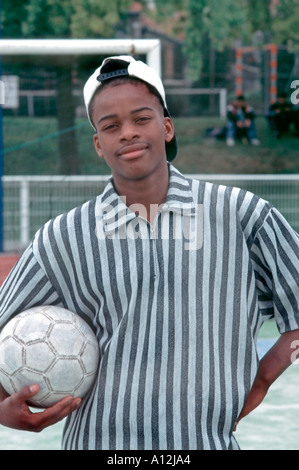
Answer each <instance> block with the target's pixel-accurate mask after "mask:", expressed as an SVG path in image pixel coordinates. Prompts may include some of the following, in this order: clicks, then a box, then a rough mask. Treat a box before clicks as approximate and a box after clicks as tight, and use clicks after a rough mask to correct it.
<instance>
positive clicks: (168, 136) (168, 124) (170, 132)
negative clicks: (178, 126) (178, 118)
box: [164, 117, 174, 142]
mask: <svg viewBox="0 0 299 470" xmlns="http://www.w3.org/2000/svg"><path fill="white" fill-rule="evenodd" d="M164 132H165V142H170V141H171V140H172V139H173V137H174V125H173V122H172V120H171V119H170V118H169V117H165V118H164Z"/></svg>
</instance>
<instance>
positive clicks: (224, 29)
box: [185, 0, 248, 80]
mask: <svg viewBox="0 0 299 470" xmlns="http://www.w3.org/2000/svg"><path fill="white" fill-rule="evenodd" d="M247 36H248V27H247V21H246V2H245V0H240V1H239V2H238V3H237V2H236V1H235V0H226V1H225V2H219V1H217V0H190V2H189V17H188V24H187V30H186V43H185V51H186V54H187V56H188V65H189V71H190V78H191V79H193V80H196V79H198V78H199V76H200V72H201V68H202V56H203V51H204V49H205V47H206V44H207V41H208V43H210V44H211V46H212V47H213V48H214V49H215V50H217V51H222V50H223V49H224V48H225V47H226V46H231V45H232V43H233V41H235V40H236V39H238V38H240V37H247Z"/></svg>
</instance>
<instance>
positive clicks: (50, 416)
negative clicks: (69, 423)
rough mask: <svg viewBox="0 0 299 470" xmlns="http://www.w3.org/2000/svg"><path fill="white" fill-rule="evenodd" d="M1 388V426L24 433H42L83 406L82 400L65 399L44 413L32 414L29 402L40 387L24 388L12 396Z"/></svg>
mask: <svg viewBox="0 0 299 470" xmlns="http://www.w3.org/2000/svg"><path fill="white" fill-rule="evenodd" d="M0 388H1V390H0V392H1V393H0V397H1V401H0V424H2V425H3V426H7V427H10V428H14V429H19V430H22V431H32V432H40V431H42V430H43V429H44V428H46V427H48V426H52V425H53V424H55V423H58V421H61V420H62V419H64V418H65V417H66V416H67V415H69V414H70V413H72V412H73V411H75V410H76V409H77V408H79V406H80V404H81V399H80V398H73V397H65V398H63V399H62V400H60V401H59V402H58V403H56V404H55V405H53V406H51V407H49V408H47V409H45V410H44V411H40V412H37V413H32V412H31V411H30V408H29V405H28V404H27V401H28V400H30V399H31V398H32V397H33V396H34V395H36V394H37V393H38V391H39V386H38V385H31V386H28V387H24V388H22V389H21V390H20V391H19V392H17V393H14V394H13V395H11V396H9V395H7V394H6V393H5V392H4V390H3V388H2V387H1V386H0Z"/></svg>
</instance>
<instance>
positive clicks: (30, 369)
mask: <svg viewBox="0 0 299 470" xmlns="http://www.w3.org/2000/svg"><path fill="white" fill-rule="evenodd" d="M98 363H99V347H98V342H97V339H96V336H95V334H94V333H93V331H92V329H91V328H90V327H89V325H88V324H87V323H86V322H85V321H84V320H83V319H82V318H81V317H80V316H79V315H77V314H75V313H73V312H70V311H69V310H66V309H64V308H61V307H56V306H51V305H49V306H39V307H33V308H30V309H28V310H26V311H24V312H22V313H20V314H19V315H16V316H15V317H14V318H12V319H11V320H10V321H9V322H8V323H7V324H6V325H5V326H4V328H3V329H2V331H1V333H0V383H1V385H2V387H3V388H4V389H5V390H6V392H7V393H8V394H9V395H11V394H12V393H14V392H17V391H19V390H20V389H21V388H23V387H24V386H26V385H32V384H38V385H39V387H40V390H39V392H38V393H37V394H36V395H35V396H34V397H33V399H32V401H31V402H30V405H33V406H37V407H41V408H47V407H49V406H51V405H53V404H54V403H56V402H57V401H59V400H60V399H62V398H64V397H66V396H70V395H72V396H74V397H80V398H82V397H84V396H85V395H86V394H87V393H88V392H89V391H90V388H91V386H92V385H93V383H94V380H95V376H96V374H97V370H98Z"/></svg>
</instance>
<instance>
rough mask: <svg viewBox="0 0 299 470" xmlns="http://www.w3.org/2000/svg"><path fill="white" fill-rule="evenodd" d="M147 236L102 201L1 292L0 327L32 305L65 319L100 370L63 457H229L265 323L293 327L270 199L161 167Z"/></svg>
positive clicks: (295, 286) (27, 260)
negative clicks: (91, 338) (75, 453)
mask: <svg viewBox="0 0 299 470" xmlns="http://www.w3.org/2000/svg"><path fill="white" fill-rule="evenodd" d="M169 168H170V183H169V190H168V195H167V199H166V203H165V204H164V206H163V208H162V209H161V210H160V212H159V213H158V215H157V217H156V219H155V221H154V223H153V225H150V224H149V223H148V222H147V221H146V220H145V219H142V218H141V217H139V216H138V214H136V213H135V211H134V210H132V208H127V206H126V205H125V203H124V201H123V200H122V199H121V198H119V196H118V195H117V193H116V192H115V190H114V186H113V183H112V182H109V183H108V185H107V186H106V188H105V190H104V192H103V194H102V195H100V196H99V197H97V198H96V199H94V200H92V201H89V202H87V203H85V204H84V205H83V206H81V207H78V208H76V209H74V210H72V211H70V212H69V213H67V214H64V215H61V216H59V217H57V218H55V219H54V220H52V221H50V222H49V223H47V224H46V225H45V226H44V227H43V228H41V230H40V231H39V232H38V233H37V234H36V236H35V238H34V240H33V242H32V244H31V245H30V246H29V247H28V249H27V250H26V252H25V253H24V255H23V256H22V258H21V260H20V261H19V262H18V264H17V265H16V266H15V268H14V269H13V271H12V273H11V274H10V276H9V277H8V279H7V281H6V283H5V284H4V285H3V287H2V289H1V292H0V306H1V308H0V325H2V324H3V323H5V322H6V321H7V320H8V319H9V318H10V317H11V316H12V315H14V314H16V313H18V312H20V311H22V310H24V309H26V308H28V307H29V306H33V305H37V304H57V305H61V306H64V307H65V308H68V309H70V310H73V311H75V312H77V313H78V314H79V315H81V316H82V317H83V318H85V319H86V320H87V321H88V322H89V323H90V324H91V325H92V326H93V328H94V331H95V333H96V335H97V338H98V342H99V346H100V351H101V362H100V367H99V373H98V379H97V382H96V384H95V386H94V389H93V391H92V393H91V394H90V396H89V397H88V398H86V399H85V400H84V402H83V404H82V406H81V408H80V409H78V410H77V411H76V412H74V413H73V414H72V415H71V416H70V417H69V418H68V419H67V421H66V424H65V429H64V434H63V448H65V449H119V450H120V449H134V450H136V449H155V450H157V449H160V450H162V449H164V450H165V449H168V450H170V449H180V450H182V449H188V450H190V449H236V448H238V444H237V443H236V441H235V439H234V437H233V435H232V428H233V425H234V423H235V420H236V418H237V416H238V414H239V412H240V410H241V408H242V405H243V403H244V399H245V396H246V394H247V393H248V391H249V389H250V387H251V384H252V382H253V379H254V377H255V374H256V370H257V366H258V359H257V352H256V338H257V334H258V331H259V328H260V326H261V324H262V323H263V322H264V321H265V320H267V319H269V318H272V317H275V319H276V322H277V325H278V328H279V330H280V332H281V333H283V332H285V331H288V330H292V329H296V328H298V327H299V311H298V310H299V309H298V299H299V275H298V265H299V264H298V259H299V241H298V236H297V234H296V233H295V232H294V231H293V230H292V229H291V228H290V227H289V225H288V224H287V222H286V221H285V220H284V219H283V217H282V215H281V214H280V213H279V212H278V211H277V210H276V209H275V208H273V207H272V205H271V204H269V203H268V202H266V201H264V200H262V199H260V198H258V197H257V196H255V195H253V194H251V193H249V192H246V191H244V190H240V189H237V188H230V187H226V186H221V185H214V184H210V183H206V182H203V181H197V180H189V179H186V178H185V177H184V176H183V175H181V174H180V173H179V172H178V171H177V170H176V169H175V168H174V167H173V166H171V165H170V167H169Z"/></svg>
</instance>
